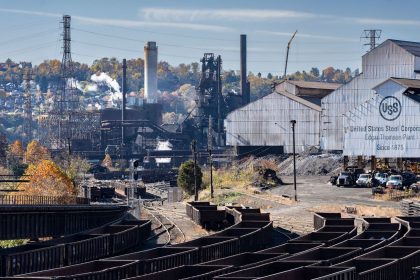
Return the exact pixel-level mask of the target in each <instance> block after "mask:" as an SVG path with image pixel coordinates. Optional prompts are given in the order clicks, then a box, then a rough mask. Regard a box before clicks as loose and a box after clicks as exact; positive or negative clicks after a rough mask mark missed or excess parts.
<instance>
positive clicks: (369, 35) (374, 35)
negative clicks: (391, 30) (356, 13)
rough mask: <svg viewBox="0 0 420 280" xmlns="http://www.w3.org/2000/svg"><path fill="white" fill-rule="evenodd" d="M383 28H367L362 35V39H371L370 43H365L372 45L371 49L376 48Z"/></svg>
mask: <svg viewBox="0 0 420 280" xmlns="http://www.w3.org/2000/svg"><path fill="white" fill-rule="evenodd" d="M381 33H382V30H381V29H365V30H363V32H362V35H361V36H360V39H369V43H366V44H364V46H370V49H369V51H371V50H373V49H374V48H376V41H377V40H379V38H380V37H381Z"/></svg>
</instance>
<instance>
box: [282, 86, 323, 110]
mask: <svg viewBox="0 0 420 280" xmlns="http://www.w3.org/2000/svg"><path fill="white" fill-rule="evenodd" d="M275 92H276V93H278V94H281V95H283V96H285V97H287V98H289V99H292V100H293V101H296V102H299V103H300V104H302V105H305V106H306V107H309V108H311V109H314V110H316V111H319V112H321V106H319V105H317V104H315V103H313V102H310V101H308V100H306V99H303V98H302V97H299V96H296V95H294V94H291V93H288V92H286V91H277V90H276V91H275Z"/></svg>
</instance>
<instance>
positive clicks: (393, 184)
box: [386, 175, 403, 190]
mask: <svg viewBox="0 0 420 280" xmlns="http://www.w3.org/2000/svg"><path fill="white" fill-rule="evenodd" d="M402 181H403V178H402V176H401V175H391V176H389V180H388V182H386V187H387V188H390V189H397V190H400V189H402V187H403V184H402Z"/></svg>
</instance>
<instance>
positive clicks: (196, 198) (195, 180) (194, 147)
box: [191, 139, 198, 201]
mask: <svg viewBox="0 0 420 280" xmlns="http://www.w3.org/2000/svg"><path fill="white" fill-rule="evenodd" d="M191 149H192V152H193V156H194V201H198V191H197V141H195V139H194V140H193V141H192V142H191Z"/></svg>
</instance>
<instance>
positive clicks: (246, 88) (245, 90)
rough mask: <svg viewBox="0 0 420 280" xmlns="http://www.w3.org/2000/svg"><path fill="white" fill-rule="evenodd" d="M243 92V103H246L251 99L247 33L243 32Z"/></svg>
mask: <svg viewBox="0 0 420 280" xmlns="http://www.w3.org/2000/svg"><path fill="white" fill-rule="evenodd" d="M241 94H242V105H246V104H248V103H249V101H250V93H249V83H248V81H247V70H246V35H245V34H241Z"/></svg>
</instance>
